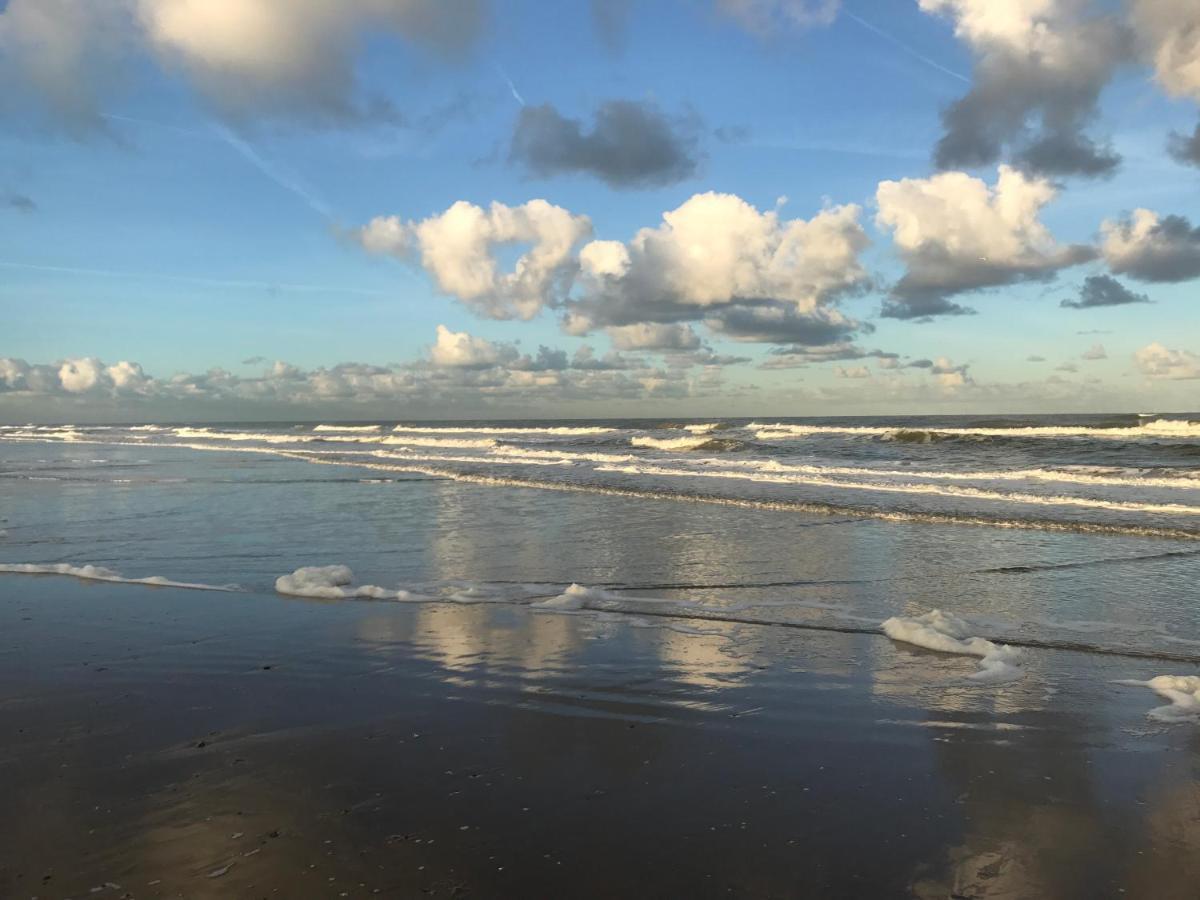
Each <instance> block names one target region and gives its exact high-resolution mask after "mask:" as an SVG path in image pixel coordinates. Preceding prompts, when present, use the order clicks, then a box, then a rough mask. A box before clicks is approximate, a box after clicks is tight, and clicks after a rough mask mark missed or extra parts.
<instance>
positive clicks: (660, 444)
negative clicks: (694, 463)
mask: <svg viewBox="0 0 1200 900" xmlns="http://www.w3.org/2000/svg"><path fill="white" fill-rule="evenodd" d="M711 440H712V438H711V437H709V436H708V435H707V434H701V435H697V436H689V437H677V438H656V437H648V436H645V435H639V436H637V437H632V438H630V439H629V443H630V444H632V445H633V446H634V447H649V448H651V449H652V450H695V449H697V448H699V447H703V446H704V445H705V444H707V443H708V442H709V441H711Z"/></svg>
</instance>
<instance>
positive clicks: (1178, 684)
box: [1117, 675, 1200, 722]
mask: <svg viewBox="0 0 1200 900" xmlns="http://www.w3.org/2000/svg"><path fill="white" fill-rule="evenodd" d="M1117 684H1132V685H1137V686H1138V687H1148V688H1150V690H1152V691H1154V693H1156V694H1158V696H1160V697H1164V698H1166V699H1167V700H1170V701H1171V702H1170V703H1169V704H1168V705H1166V706H1159V707H1156V708H1155V709H1152V710H1150V712H1149V713H1147V715H1148V716H1149V717H1150V718H1151V719H1157V720H1158V721H1160V722H1194V721H1200V675H1158V676H1156V677H1154V678H1151V679H1150V680H1149V681H1118V682H1117Z"/></svg>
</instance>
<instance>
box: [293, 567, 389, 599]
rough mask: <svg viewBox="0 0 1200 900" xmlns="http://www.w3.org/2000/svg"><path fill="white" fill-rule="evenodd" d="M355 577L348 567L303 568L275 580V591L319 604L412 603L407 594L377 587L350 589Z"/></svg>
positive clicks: (368, 586)
mask: <svg viewBox="0 0 1200 900" xmlns="http://www.w3.org/2000/svg"><path fill="white" fill-rule="evenodd" d="M353 582H354V573H353V572H351V571H350V567H349V566H301V567H300V568H299V569H297V570H296V571H294V572H292V574H290V575H280V576H279V577H278V578H276V579H275V590H276V591H278V592H279V593H280V594H286V595H288V596H289V597H312V598H314V599H319V600H349V599H352V598H356V597H357V598H362V599H366V600H409V599H412V595H411V594H409V593H408V591H389V590H388V589H387V588H381V587H379V586H378V585H374V584H364V585H360V586H359V587H348V585H351V584H353Z"/></svg>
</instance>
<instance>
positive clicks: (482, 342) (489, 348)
mask: <svg viewBox="0 0 1200 900" xmlns="http://www.w3.org/2000/svg"><path fill="white" fill-rule="evenodd" d="M516 356H517V353H516V351H515V350H513V349H512V348H511V347H509V346H506V345H503V344H495V343H493V342H492V341H489V340H486V339H485V338H480V337H472V336H471V335H469V334H467V333H466V332H465V331H451V330H450V329H449V328H447V327H446V326H445V325H439V326H438V327H437V342H436V343H435V344H434V345H433V346H432V347H431V348H430V350H429V358H430V359H432V360H433V362H434V364H435V365H439V366H451V367H458V368H466V369H477V368H485V367H487V366H494V365H496V364H497V363H500V362H503V361H507V360H512V359H515V358H516Z"/></svg>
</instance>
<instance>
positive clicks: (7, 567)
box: [0, 563, 244, 592]
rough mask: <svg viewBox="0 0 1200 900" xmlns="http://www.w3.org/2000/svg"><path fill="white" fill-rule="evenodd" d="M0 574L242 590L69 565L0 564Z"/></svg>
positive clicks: (187, 587)
mask: <svg viewBox="0 0 1200 900" xmlns="http://www.w3.org/2000/svg"><path fill="white" fill-rule="evenodd" d="M0 573H4V574H8V575H66V576H69V577H71V578H79V579H81V580H83V581H111V582H116V583H118V584H144V585H147V586H149V587H170V588H182V589H184V590H189V591H224V592H234V591H241V590H244V589H243V588H242V587H240V586H238V585H236V584H221V585H218V584H196V583H193V582H188V581H171V580H170V579H168V578H163V577H162V576H161V575H150V576H148V577H146V578H126V577H124V576H123V575H121V573H120V572H114V571H113V570H112V569H106V568H104V567H103V566H93V565H83V566H73V565H70V564H69V563H4V564H0Z"/></svg>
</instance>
